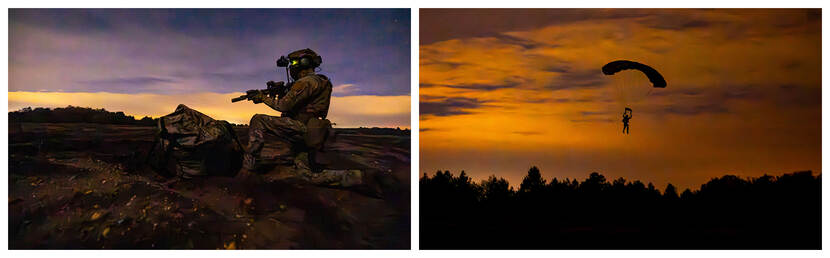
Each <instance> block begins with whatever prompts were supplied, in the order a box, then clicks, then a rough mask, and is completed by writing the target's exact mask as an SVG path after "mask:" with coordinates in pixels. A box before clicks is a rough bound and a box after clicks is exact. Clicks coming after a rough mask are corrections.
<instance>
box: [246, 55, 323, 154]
mask: <svg viewBox="0 0 830 258" xmlns="http://www.w3.org/2000/svg"><path fill="white" fill-rule="evenodd" d="M289 58H291V55H289ZM298 77H299V78H297V80H296V81H295V82H294V84H293V85H292V86H291V89H290V90H289V91H288V92H287V93H286V94H285V96H281V97H279V98H278V99H273V98H265V99H263V102H264V103H265V104H266V105H268V106H269V107H271V108H273V109H274V110H277V111H280V112H282V116H280V117H276V116H268V115H263V114H257V115H254V117H253V118H251V122H250V129H249V130H250V131H249V135H248V137H249V140H248V148H247V149H248V153H247V154H246V155H245V166H246V167H247V168H248V169H252V168H254V167H255V166H256V164H258V163H260V162H262V157H261V156H260V154H261V153H260V152H261V151H262V148H263V146H264V145H265V136H266V134H271V135H274V136H276V138H277V139H279V141H281V142H282V143H284V144H286V145H288V146H291V147H290V148H288V149H282V150H279V151H276V152H275V153H274V154H275V156H277V157H278V159H280V160H281V161H289V160H293V158H292V156H293V154H295V153H296V151H297V149H298V148H302V147H303V145H304V141H303V140H304V136H305V134H306V124H307V123H308V121H309V119H312V118H318V117H319V118H326V116H327V115H328V111H329V103H330V101H331V91H332V84H331V81H329V79H328V78H327V77H326V76H324V75H320V74H314V72H313V70H306V71H304V72H303V73H301V74H299V75H298Z"/></svg>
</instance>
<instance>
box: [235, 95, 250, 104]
mask: <svg viewBox="0 0 830 258" xmlns="http://www.w3.org/2000/svg"><path fill="white" fill-rule="evenodd" d="M247 98H248V95H242V96H239V97H236V98H233V99H231V103H233V102H238V101H243V100H245V99H247Z"/></svg>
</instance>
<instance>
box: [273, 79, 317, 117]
mask: <svg viewBox="0 0 830 258" xmlns="http://www.w3.org/2000/svg"><path fill="white" fill-rule="evenodd" d="M309 87H310V85H309V84H308V82H307V81H302V80H300V81H297V82H296V83H294V85H293V86H291V89H290V90H289V91H288V93H285V96H283V97H282V98H279V99H276V100H274V99H271V102H272V104H269V103H268V102H266V103H265V104H266V105H268V106H270V107H271V108H273V109H276V110H277V111H280V112H286V111H290V110H291V109H293V108H294V106H295V105H297V103H299V102H301V101H302V100H303V99H304V98H306V97H307V95H308V91H309V90H310V89H309Z"/></svg>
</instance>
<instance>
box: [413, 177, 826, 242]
mask: <svg viewBox="0 0 830 258" xmlns="http://www.w3.org/2000/svg"><path fill="white" fill-rule="evenodd" d="M546 181H547V180H545V179H544V178H543V177H542V175H541V171H540V170H539V169H538V168H537V167H531V168H530V170H528V173H527V175H526V176H525V177H524V178H523V180H522V182H521V184H520V185H519V190H518V191H514V190H513V188H512V187H511V186H510V183H509V182H508V181H507V180H505V179H504V178H497V177H495V176H490V177H489V178H488V179H487V180H483V181H481V183H480V184H476V183H473V182H472V180H471V179H470V178H469V177H468V176H467V174H466V172H464V171H462V172H461V173H460V174H459V175H458V176H453V175H452V174H451V173H450V172H449V171H443V172H442V171H437V172H436V173H435V175H434V176H432V177H430V176H429V175H427V174H424V175H423V177H422V178H421V179H420V180H419V182H420V192H421V198H420V200H421V206H420V211H421V216H420V218H421V246H422V247H423V248H425V249H433V248H452V249H471V248H472V249H481V248H485V249H491V248H495V249H505V248H531V249H534V248H546V249H557V248H565V249H583V248H587V249H596V248H612V249H632V248H633V249H653V248H659V249H666V248H669V249H678V248H679V249H724V248H732V249H758V248H761V249H767V248H777V249H782V248H784V249H786V248H820V247H821V241H820V240H821V229H820V227H819V226H818V225H820V223H821V198H820V197H821V176H820V175H819V176H813V175H812V172H810V171H804V172H796V173H791V174H785V175H782V176H778V177H773V176H768V175H764V176H762V177H758V178H754V179H752V178H750V179H742V178H739V177H737V176H732V175H726V176H723V177H720V178H713V179H712V180H710V181H709V182H707V183H705V184H703V185H701V187H700V189H699V190H697V191H692V190H691V189H688V188H687V189H685V190H684V191H683V192H682V193H681V194H680V196H678V194H677V189H676V188H675V186H674V185H672V184H668V185H667V186H666V189H665V191H663V192H662V193H661V192H660V191H659V190H657V189H656V188H655V186H654V184H652V183H647V184H644V183H643V182H640V181H632V182H628V181H626V180H625V179H624V178H618V179H615V180H614V181H613V182H611V183H609V182H607V180H606V179H605V177H604V176H603V175H601V174H599V173H596V172H595V173H591V174H590V175H589V176H588V177H587V178H586V179H585V180H584V181H583V182H579V180H575V179H569V178H565V179H557V178H552V179H551V180H550V183H547V184H546Z"/></svg>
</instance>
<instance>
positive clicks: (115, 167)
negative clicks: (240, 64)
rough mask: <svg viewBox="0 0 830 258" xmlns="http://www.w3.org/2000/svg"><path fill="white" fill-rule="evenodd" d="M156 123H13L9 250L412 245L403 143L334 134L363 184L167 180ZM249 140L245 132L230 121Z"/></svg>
mask: <svg viewBox="0 0 830 258" xmlns="http://www.w3.org/2000/svg"><path fill="white" fill-rule="evenodd" d="M154 130H155V128H154V127H145V126H120V125H102V124H87V123H60V124H57V123H12V124H10V125H9V247H10V248H11V249H99V248H116V249H148V248H161V249H168V248H174V249H179V248H186V249H190V248H194V249H237V248H239V249H241V248H244V249H294V248H300V249H307V248H314V249H340V248H350V249H355V248H359V249H364V248H395V249H408V248H409V242H410V240H409V237H410V183H409V182H410V180H409V174H410V167H409V166H410V160H409V157H410V156H409V154H410V153H409V150H410V138H409V137H408V136H395V135H377V134H375V135H363V134H359V133H355V132H353V131H349V132H348V133H345V131H344V133H341V134H340V135H339V136H338V138H337V142H336V144H334V145H332V146H331V148H332V149H333V150H334V151H335V152H336V153H337V156H338V157H339V158H338V159H337V163H336V164H335V165H336V166H339V168H341V169H360V170H361V171H363V172H364V173H363V175H362V177H363V180H362V181H363V184H362V185H359V186H356V187H350V188H338V187H331V186H329V187H325V186H317V185H313V184H310V183H307V182H304V181H302V180H297V179H296V178H293V177H290V176H285V175H283V174H282V173H281V172H280V171H279V170H278V169H277V170H273V171H271V172H269V173H266V174H256V173H249V172H246V171H244V170H243V171H241V172H240V173H239V174H237V175H236V176H235V177H202V178H194V179H188V180H181V179H177V178H165V177H162V176H159V175H158V174H156V173H154V172H153V171H152V170H151V169H149V168H148V167H147V166H145V165H144V162H143V161H144V158H145V157H146V152H147V150H148V149H149V148H150V147H151V145H152V141H153V133H154ZM237 133H238V134H239V137H240V140H242V141H243V142H244V141H246V138H247V137H245V135H246V134H247V129H246V128H244V127H239V128H237Z"/></svg>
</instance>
